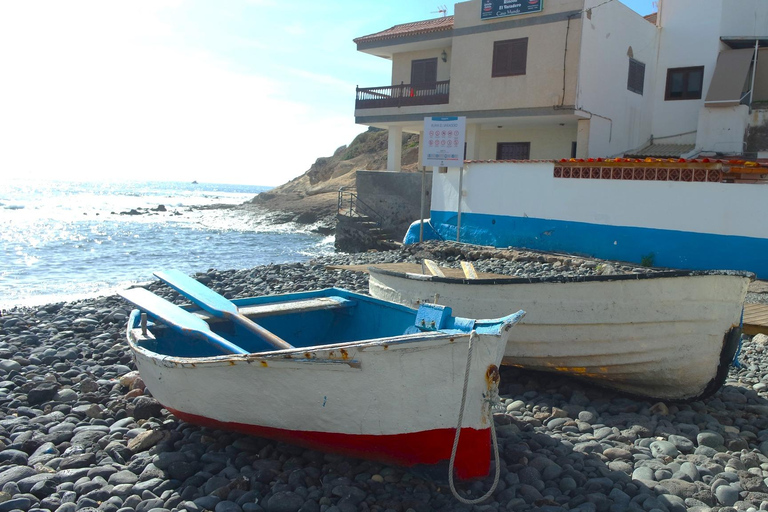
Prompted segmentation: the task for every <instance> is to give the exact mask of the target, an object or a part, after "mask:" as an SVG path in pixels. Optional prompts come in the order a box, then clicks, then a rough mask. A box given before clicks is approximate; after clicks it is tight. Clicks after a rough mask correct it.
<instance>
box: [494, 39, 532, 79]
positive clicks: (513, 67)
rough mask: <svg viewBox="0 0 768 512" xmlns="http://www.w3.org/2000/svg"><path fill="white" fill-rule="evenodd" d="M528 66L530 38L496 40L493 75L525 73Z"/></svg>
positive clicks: (518, 74)
mask: <svg viewBox="0 0 768 512" xmlns="http://www.w3.org/2000/svg"><path fill="white" fill-rule="evenodd" d="M527 67H528V38H527V37H522V38H520V39H505V40H503V41H494V43H493V60H492V62H491V77H492V78H496V77H502V76H520V75H525V74H526V70H527Z"/></svg>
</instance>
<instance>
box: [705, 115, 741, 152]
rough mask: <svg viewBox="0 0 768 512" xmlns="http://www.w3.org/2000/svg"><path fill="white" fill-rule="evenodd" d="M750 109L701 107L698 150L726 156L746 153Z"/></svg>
mask: <svg viewBox="0 0 768 512" xmlns="http://www.w3.org/2000/svg"><path fill="white" fill-rule="evenodd" d="M748 119H749V107H748V106H746V105H738V106H736V107H701V112H700V113H699V124H698V128H697V133H696V149H697V150H699V151H714V152H717V153H725V154H741V153H743V152H744V140H745V137H746V134H747V125H748V123H747V121H748Z"/></svg>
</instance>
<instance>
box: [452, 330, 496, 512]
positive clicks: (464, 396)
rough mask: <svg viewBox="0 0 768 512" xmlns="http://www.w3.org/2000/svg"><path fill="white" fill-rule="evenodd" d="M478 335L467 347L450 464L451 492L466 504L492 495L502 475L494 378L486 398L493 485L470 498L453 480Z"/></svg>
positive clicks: (482, 500) (471, 503) (473, 503)
mask: <svg viewBox="0 0 768 512" xmlns="http://www.w3.org/2000/svg"><path fill="white" fill-rule="evenodd" d="M476 337H477V332H476V331H472V332H471V333H470V335H469V346H468V347H467V368H466V370H464V389H463V391H462V393H461V408H460V409H459V424H458V425H457V426H456V436H455V437H454V438H453V448H452V449H451V461H450V463H449V465H448V483H449V484H450V486H451V492H452V493H453V496H454V497H455V498H456V499H457V500H459V501H460V502H461V503H464V504H465V505H477V504H479V503H482V502H484V501H485V500H487V499H488V498H490V497H491V495H492V494H493V491H495V490H496V487H497V486H498V485H499V476H500V475H501V465H500V464H499V442H498V440H497V439H496V427H495V426H494V424H493V406H494V405H495V404H497V403H498V400H499V383H498V380H494V381H493V384H492V386H491V387H490V389H489V390H488V391H489V392H488V396H487V397H486V399H485V403H486V404H488V409H487V410H486V411H485V414H486V416H487V418H488V421H489V422H490V425H491V439H493V457H494V461H495V463H496V474H495V475H494V477H493V485H492V486H491V488H490V489H489V490H488V492H487V493H485V494H484V495H483V496H481V497H479V498H477V499H474V500H468V499H466V498H464V497H462V496H460V495H459V492H458V491H457V490H456V486H455V485H454V482H453V465H454V463H455V462H456V451H457V450H458V448H459V435H460V434H461V424H462V423H463V422H464V406H465V405H466V402H467V387H468V386H469V368H470V366H472V345H473V343H472V342H473V341H474V340H475V338H476Z"/></svg>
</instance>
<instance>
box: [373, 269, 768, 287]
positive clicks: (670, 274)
mask: <svg viewBox="0 0 768 512" xmlns="http://www.w3.org/2000/svg"><path fill="white" fill-rule="evenodd" d="M368 273H369V275H373V274H381V275H386V276H392V277H400V278H404V279H410V280H413V281H430V282H435V283H449V284H470V285H472V284H474V285H489V284H498V285H504V284H538V283H552V284H564V283H590V282H597V283H602V282H610V281H641V280H645V279H665V278H676V277H702V276H732V277H744V278H748V279H749V280H750V282H751V281H754V280H755V279H756V276H755V274H754V273H753V272H748V271H742V270H665V271H660V272H651V273H642V274H612V275H589V276H564V275H554V276H545V277H517V276H509V277H495V278H480V279H467V278H460V277H440V276H431V275H427V274H414V273H412V272H402V271H397V270H389V269H383V268H379V267H377V266H375V265H370V266H369V267H368Z"/></svg>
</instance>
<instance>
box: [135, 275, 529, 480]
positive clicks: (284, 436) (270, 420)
mask: <svg viewBox="0 0 768 512" xmlns="http://www.w3.org/2000/svg"><path fill="white" fill-rule="evenodd" d="M338 296H341V297H343V298H344V299H346V300H348V301H355V306H354V308H358V309H360V310H362V309H366V310H370V311H358V312H362V313H364V314H366V315H367V314H368V313H370V312H371V311H376V310H377V309H376V307H378V308H381V305H382V304H385V303H384V302H383V301H378V300H376V299H372V298H370V297H365V296H362V295H357V294H353V293H350V292H345V291H342V290H323V291H321V292H309V293H303V294H292V295H288V296H282V297H281V296H275V297H259V298H256V299H246V300H240V301H235V302H236V303H237V304H238V306H240V308H241V311H243V312H245V314H246V315H248V314H249V313H248V311H249V310H250V311H254V312H257V314H255V315H254V316H255V317H257V320H258V322H259V324H261V325H263V326H265V327H266V328H268V329H269V330H270V331H272V332H274V333H275V334H277V335H279V336H281V337H282V338H283V339H285V340H290V342H291V343H292V344H294V346H295V348H294V349H290V350H279V351H271V352H259V353H249V354H233V355H218V356H210V357H200V356H195V357H187V356H178V355H171V354H163V353H162V352H163V351H164V350H163V346H162V345H163V344H164V343H166V342H165V341H164V338H166V337H168V339H167V343H166V346H167V347H171V348H173V347H177V346H178V344H179V343H180V342H183V341H184V340H179V339H170V338H172V337H173V336H174V333H172V332H169V331H168V330H166V329H163V327H162V326H160V325H150V327H149V330H148V331H147V333H146V334H142V330H141V328H140V317H139V312H138V311H134V312H133V313H132V315H131V318H130V320H129V325H128V342H129V344H130V347H131V349H132V350H133V353H134V356H135V360H136V365H137V367H138V369H139V372H140V373H141V376H142V379H143V380H144V381H145V383H146V384H147V386H148V388H149V390H150V391H151V392H152V394H153V396H154V397H155V398H156V399H157V400H158V401H159V402H160V403H161V404H163V405H164V406H165V407H166V408H168V409H169V410H170V411H171V412H173V414H174V415H176V416H178V417H179V418H182V419H184V420H188V421H190V422H194V423H198V424H201V425H205V426H210V427H213V428H224V429H231V430H237V431H241V432H245V433H248V434H253V435H258V436H265V437H269V438H273V439H278V440H283V441H288V442H291V443H296V444H300V445H303V446H307V447H312V448H317V449H321V450H326V451H335V452H340V453H344V454H347V455H351V456H358V457H364V458H370V459H376V460H380V461H384V462H387V463H393V464H398V465H403V466H414V465H433V464H442V463H445V461H447V460H448V459H449V458H450V454H451V445H452V442H453V437H454V435H455V431H456V421H457V419H458V416H459V407H460V401H461V395H462V389H463V383H464V382H463V381H464V370H465V365H466V361H467V349H468V343H469V339H470V334H469V332H461V331H459V330H456V329H448V330H445V331H436V332H417V333H415V334H402V335H385V336H382V337H379V338H376V339H366V340H349V338H350V337H354V336H352V334H351V331H349V330H348V329H346V328H345V327H344V326H343V324H344V323H345V322H347V320H346V319H345V318H344V316H345V315H347V316H349V315H350V314H351V313H350V308H348V307H347V308H330V309H322V308H321V309H317V310H303V311H302V310H300V309H296V308H293V310H294V312H291V308H290V307H288V308H287V313H286V307H285V304H288V303H290V301H294V302H295V301H301V300H303V299H313V298H317V297H320V298H328V297H338ZM269 301H271V302H269ZM272 303H274V304H275V307H274V308H271V306H270V304H272ZM281 304H282V305H281ZM374 306H376V307H374ZM386 307H387V309H388V311H387V312H386V313H385V314H381V315H379V316H370V318H369V319H367V320H363V322H369V323H370V324H371V329H373V331H375V332H379V333H386V332H387V331H390V330H392V329H395V330H398V331H400V332H403V331H404V330H405V329H404V326H407V325H408V324H410V325H411V326H413V325H414V321H415V320H414V319H415V318H416V312H415V311H414V310H412V309H409V308H406V307H403V306H400V305H395V304H389V305H386ZM281 309H282V310H283V311H282V312H281V311H280V310H281ZM270 310H271V314H270ZM277 313H279V314H277ZM201 316H203V317H205V314H201ZM206 318H208V319H209V322H210V325H211V327H212V328H214V330H216V331H218V332H220V333H225V334H226V338H227V339H229V340H230V341H232V342H233V343H235V344H238V345H240V346H244V347H245V346H248V343H249V342H250V341H249V339H248V334H247V333H246V332H245V331H240V330H238V327H237V326H236V325H229V324H228V323H227V322H218V323H216V322H215V321H214V319H211V318H210V317H206ZM516 321H517V317H508V318H507V319H505V320H502V321H500V322H498V324H496V326H495V327H484V328H478V329H476V330H477V331H478V333H477V335H476V336H475V337H474V339H473V349H472V351H473V355H472V366H471V370H470V377H469V384H468V396H467V405H466V409H465V411H466V412H465V415H464V423H463V428H462V430H461V442H460V444H459V449H458V454H457V458H456V464H455V467H456V474H457V476H458V477H459V478H474V477H478V476H484V475H485V474H487V473H488V470H489V463H490V462H489V461H490V430H489V428H490V427H491V425H490V424H489V422H488V419H487V418H488V416H487V412H488V407H489V404H488V403H487V402H486V401H485V400H486V398H487V395H488V393H489V388H490V387H491V386H492V384H493V382H494V380H497V379H498V365H499V364H500V363H501V358H502V356H503V352H504V346H505V344H506V341H507V338H508V335H509V329H510V327H511V326H512V324H513V323H514V322H516ZM340 326H341V327H340ZM358 327H359V326H358ZM438 327H440V326H439V325H438ZM412 330H413V329H409V331H412ZM326 334H329V335H332V336H339V337H340V338H341V339H342V340H345V342H343V343H337V344H332V345H322V344H320V343H312V342H313V340H314V341H315V342H319V341H323V340H325V339H326ZM345 338H346V339H345ZM191 343H194V340H192V341H191ZM196 350H197V349H195V351H196Z"/></svg>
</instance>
